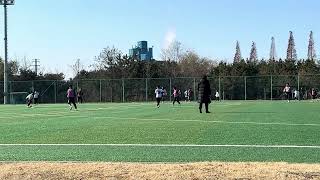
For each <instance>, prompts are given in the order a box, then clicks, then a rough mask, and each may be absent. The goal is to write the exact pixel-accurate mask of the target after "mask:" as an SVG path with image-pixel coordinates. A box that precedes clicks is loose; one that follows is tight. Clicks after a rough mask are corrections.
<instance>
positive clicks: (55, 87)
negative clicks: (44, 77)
mask: <svg viewBox="0 0 320 180" xmlns="http://www.w3.org/2000/svg"><path fill="white" fill-rule="evenodd" d="M54 103H55V104H57V80H55V82H54Z"/></svg>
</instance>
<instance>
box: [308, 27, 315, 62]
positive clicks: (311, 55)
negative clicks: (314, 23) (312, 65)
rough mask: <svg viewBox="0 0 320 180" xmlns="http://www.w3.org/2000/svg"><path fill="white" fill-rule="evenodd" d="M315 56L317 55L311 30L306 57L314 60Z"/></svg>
mask: <svg viewBox="0 0 320 180" xmlns="http://www.w3.org/2000/svg"><path fill="white" fill-rule="evenodd" d="M316 58H317V55H316V50H315V47H314V40H313V32H312V31H310V36H309V45H308V59H309V60H315V59H316Z"/></svg>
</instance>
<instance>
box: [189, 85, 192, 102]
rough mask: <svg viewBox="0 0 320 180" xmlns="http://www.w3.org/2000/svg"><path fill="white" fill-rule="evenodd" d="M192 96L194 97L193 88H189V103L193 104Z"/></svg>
mask: <svg viewBox="0 0 320 180" xmlns="http://www.w3.org/2000/svg"><path fill="white" fill-rule="evenodd" d="M192 96H193V91H192V89H191V88H189V90H188V98H189V99H188V101H189V102H191V99H192Z"/></svg>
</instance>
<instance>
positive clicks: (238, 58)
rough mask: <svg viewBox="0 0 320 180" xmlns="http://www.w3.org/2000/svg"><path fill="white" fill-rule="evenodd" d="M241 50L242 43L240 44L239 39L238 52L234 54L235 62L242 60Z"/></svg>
mask: <svg viewBox="0 0 320 180" xmlns="http://www.w3.org/2000/svg"><path fill="white" fill-rule="evenodd" d="M241 58H242V57H241V50H240V44H239V41H237V44H236V53H235V55H234V58H233V62H234V63H238V62H240V61H241Z"/></svg>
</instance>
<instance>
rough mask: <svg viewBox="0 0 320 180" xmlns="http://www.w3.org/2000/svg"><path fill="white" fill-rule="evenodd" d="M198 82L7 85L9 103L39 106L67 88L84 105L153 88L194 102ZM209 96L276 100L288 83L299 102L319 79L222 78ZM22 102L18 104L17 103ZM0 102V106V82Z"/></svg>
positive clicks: (57, 99)
mask: <svg viewBox="0 0 320 180" xmlns="http://www.w3.org/2000/svg"><path fill="white" fill-rule="evenodd" d="M199 81H200V78H147V79H113V80H74V81H11V82H9V92H10V102H11V103H17V102H24V99H23V98H25V97H22V96H25V94H27V93H30V92H32V91H37V92H39V94H40V97H39V100H40V102H41V103H64V102H66V91H67V89H68V86H69V85H73V87H74V88H75V89H76V91H77V90H79V89H82V92H83V94H84V96H83V99H84V101H85V102H145V101H154V100H155V93H154V91H155V88H156V87H157V86H160V87H163V88H165V89H166V91H167V94H168V96H166V97H165V99H166V100H167V101H171V100H172V96H171V95H172V91H173V87H177V88H178V89H179V90H181V98H182V99H183V98H184V97H183V93H184V91H186V90H188V89H191V90H192V91H193V94H192V97H191V99H192V100H194V101H196V100H197V94H198V88H197V87H198V82H199ZM209 81H210V84H211V89H212V95H213V98H214V94H215V93H216V92H219V94H220V97H221V99H222V100H280V99H283V98H284V97H283V88H284V86H285V84H286V83H289V85H290V86H291V90H292V91H295V90H297V91H299V98H300V99H308V98H311V90H312V88H314V89H315V90H316V91H317V90H320V75H292V76H288V75H278V76H225V77H210V78H209ZM18 98H20V100H17V99H18ZM21 98H22V100H21ZM0 101H1V102H3V82H0Z"/></svg>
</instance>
